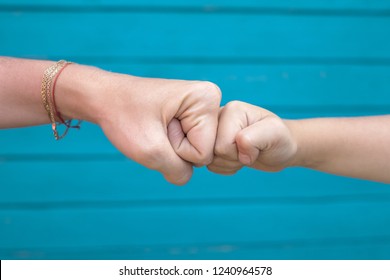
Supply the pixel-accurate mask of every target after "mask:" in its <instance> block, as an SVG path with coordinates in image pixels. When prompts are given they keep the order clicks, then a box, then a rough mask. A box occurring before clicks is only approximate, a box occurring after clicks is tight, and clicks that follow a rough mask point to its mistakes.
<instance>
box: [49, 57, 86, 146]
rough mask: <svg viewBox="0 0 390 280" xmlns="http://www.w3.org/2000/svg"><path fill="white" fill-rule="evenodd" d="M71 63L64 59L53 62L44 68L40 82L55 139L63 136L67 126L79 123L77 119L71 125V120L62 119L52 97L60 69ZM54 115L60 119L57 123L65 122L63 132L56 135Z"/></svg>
mask: <svg viewBox="0 0 390 280" xmlns="http://www.w3.org/2000/svg"><path fill="white" fill-rule="evenodd" d="M71 63H72V62H68V61H65V60H60V61H58V62H56V63H55V64H53V65H52V66H50V67H49V68H47V69H46V70H45V72H44V73H43V78H42V84H41V97H42V102H43V106H44V107H45V110H46V112H47V114H48V116H49V119H50V122H51V127H52V130H53V135H54V138H55V139H56V140H60V139H62V138H64V137H65V135H66V134H67V132H68V130H69V128H79V124H80V121H79V123H78V124H77V125H76V126H71V125H70V124H71V122H72V120H67V121H64V120H63V119H62V117H61V114H60V113H59V112H58V110H57V108H56V104H55V99H54V91H55V83H56V79H57V78H58V76H59V74H60V73H61V71H62V70H63V69H64V68H65V67H66V66H67V65H69V64H71ZM56 117H57V118H58V119H60V120H61V122H58V123H59V124H65V125H66V127H67V128H66V130H65V132H64V133H63V134H62V135H61V136H60V135H58V131H57V120H56Z"/></svg>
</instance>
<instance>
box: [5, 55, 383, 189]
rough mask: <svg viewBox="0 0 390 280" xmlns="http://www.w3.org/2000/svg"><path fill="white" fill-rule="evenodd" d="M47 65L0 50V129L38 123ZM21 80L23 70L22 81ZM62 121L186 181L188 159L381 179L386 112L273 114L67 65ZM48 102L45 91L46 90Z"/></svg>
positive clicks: (192, 89) (194, 90)
mask: <svg viewBox="0 0 390 280" xmlns="http://www.w3.org/2000/svg"><path fill="white" fill-rule="evenodd" d="M52 65H53V62H51V61H43V60H28V59H16V58H7V57H0V128H14V127H24V126H32V125H39V124H47V123H48V122H49V121H50V120H49V119H48V115H47V112H46V110H45V107H44V106H43V105H42V98H41V94H40V93H41V82H42V73H44V72H45V70H46V69H48V68H49V67H51V66H52ZM20 77H23V79H21V78H20ZM55 93H56V94H55V101H56V105H57V108H56V109H58V111H59V112H61V115H62V116H63V117H64V118H65V119H82V120H87V121H90V122H93V123H96V124H98V125H99V126H101V128H102V129H103V131H104V133H105V134H106V136H107V137H108V138H109V140H110V141H111V142H112V143H113V144H114V145H115V146H116V147H117V148H118V149H119V150H120V151H121V152H122V153H123V154H124V155H126V156H127V157H129V158H131V159H133V160H135V161H137V162H139V163H141V164H142V165H145V166H147V167H148V168H151V169H155V170H158V171H160V172H161V173H162V174H163V175H164V177H165V178H166V179H167V180H168V181H169V182H172V183H174V184H178V185H182V184H185V183H186V182H187V181H188V180H189V179H190V178H191V175H192V172H193V166H204V165H207V166H208V168H209V169H210V170H211V171H213V172H216V173H221V174H233V173H235V172H236V171H237V170H239V169H240V168H242V167H243V166H244V165H246V166H250V167H252V168H256V169H260V170H265V171H278V170H281V169H283V168H285V167H288V166H303V167H308V168H312V169H316V170H321V171H325V172H329V173H333V174H339V175H344V176H349V177H357V178H363V179H368V180H374V181H381V182H386V183H390V172H389V170H390V160H389V159H390V145H389V143H390V115H384V116H374V117H355V118H316V119H306V120H282V119H280V118H279V117H278V116H276V115H275V114H273V113H271V112H269V111H267V110H265V109H262V108H259V107H256V106H253V105H250V104H246V103H242V102H238V101H234V102H230V103H228V104H227V105H226V106H225V107H223V108H220V101H221V92H220V90H219V88H218V87H217V86H216V85H214V84H212V83H210V82H200V81H181V80H165V79H148V78H140V77H134V76H129V75H123V74H118V73H112V72H108V71H104V70H101V69H98V68H95V67H90V66H85V65H79V64H71V65H69V66H68V67H67V68H66V69H65V71H63V72H62V73H61V76H60V77H59V79H58V80H57V84H56V86H55ZM53 99H54V90H53Z"/></svg>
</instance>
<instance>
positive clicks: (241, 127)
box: [208, 101, 297, 175]
mask: <svg viewBox="0 0 390 280" xmlns="http://www.w3.org/2000/svg"><path fill="white" fill-rule="evenodd" d="M296 151H297V144H296V141H295V140H294V138H293V136H292V134H291V132H290V130H289V128H288V126H287V125H286V123H285V122H284V121H283V120H281V119H280V118H279V117H278V116H276V115H275V114H273V113H271V112H270V111H267V110H265V109H263V108H260V107H256V106H254V105H250V104H247V103H244V102H239V101H233V102H230V103H228V104H227V105H226V106H225V107H224V108H222V109H221V113H220V117H219V126H218V133H217V140H216V144H215V157H214V160H213V162H212V163H211V164H210V165H209V166H208V169H209V170H211V171H213V172H216V173H220V174H226V175H229V174H234V173H236V172H237V171H238V170H239V169H240V168H241V167H243V166H244V165H246V166H250V167H252V168H255V169H260V170H264V171H279V170H281V169H283V168H284V167H287V166H289V165H290V163H291V162H292V160H293V158H294V155H295V154H296Z"/></svg>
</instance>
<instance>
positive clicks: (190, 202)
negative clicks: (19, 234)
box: [0, 193, 390, 211]
mask: <svg viewBox="0 0 390 280" xmlns="http://www.w3.org/2000/svg"><path fill="white" fill-rule="evenodd" d="M361 202H364V203H380V202H383V203H388V202H390V194H383V193H381V194H370V193H367V194H356V195H328V196H310V197H309V196H308V197H291V196H288V197H260V198H250V197H248V198H215V199H213V198H202V199H162V200H117V201H107V200H102V201H50V202H2V203H0V211H9V210H12V211H25V210H28V211H47V210H61V209H98V210H104V209H117V208H121V209H123V208H151V207H152V208H153V207H157V208H161V207H168V208H169V207H205V206H223V207H226V206H229V207H237V206H238V207H241V206H259V205H279V204H282V205H286V204H289V205H313V204H314V205H320V204H321V205H324V204H339V203H343V204H344V203H361Z"/></svg>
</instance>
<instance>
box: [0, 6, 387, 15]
mask: <svg viewBox="0 0 390 280" xmlns="http://www.w3.org/2000/svg"><path fill="white" fill-rule="evenodd" d="M0 12H28V13H190V14H249V15H285V16H341V17H389V16H390V10H389V9H382V10H373V9H371V10H369V9H327V8H324V9H311V8H307V9H302V8H276V7H275V8H272V7H269V8H268V7H221V6H192V7H178V6H128V5H120V6H119V5H118V6H113V5H99V6H73V5H0Z"/></svg>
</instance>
